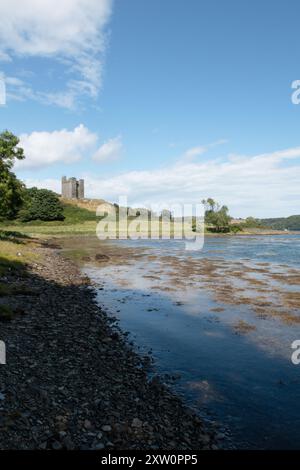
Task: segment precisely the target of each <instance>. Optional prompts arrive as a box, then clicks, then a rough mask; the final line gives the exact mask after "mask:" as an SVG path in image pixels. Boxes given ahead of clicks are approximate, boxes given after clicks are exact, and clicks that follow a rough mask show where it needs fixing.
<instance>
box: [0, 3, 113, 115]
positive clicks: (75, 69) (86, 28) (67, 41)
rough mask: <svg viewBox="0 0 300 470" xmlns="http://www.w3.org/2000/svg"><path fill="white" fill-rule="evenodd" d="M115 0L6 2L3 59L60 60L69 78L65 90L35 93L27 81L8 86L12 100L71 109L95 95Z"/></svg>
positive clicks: (0, 9) (1, 6) (0, 33)
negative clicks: (83, 97) (31, 100)
mask: <svg viewBox="0 0 300 470" xmlns="http://www.w3.org/2000/svg"><path fill="white" fill-rule="evenodd" d="M111 12H112V0H40V1H38V2H37V1H36V0H22V7H20V2H19V0H2V1H1V2H0V17H1V22H0V61H16V60H18V58H46V59H48V60H56V61H58V63H59V64H60V66H63V67H64V69H65V72H66V73H67V74H68V75H69V77H71V78H68V79H67V80H66V86H65V89H64V90H58V89H57V84H55V83H54V86H53V89H51V90H50V89H49V90H46V91H45V90H36V89H35V88H34V87H33V86H32V85H31V84H30V83H27V82H26V83H24V82H23V81H20V82H17V81H15V82H14V83H13V82H12V80H10V83H8V85H9V86H8V92H9V93H10V86H11V87H12V92H11V93H10V96H11V97H14V98H18V96H19V99H28V98H31V99H35V100H38V101H41V102H44V103H49V104H55V105H58V106H63V107H68V108H72V107H74V106H75V103H76V100H77V99H78V98H79V97H80V96H82V95H86V96H90V97H93V98H95V97H97V95H98V93H99V90H100V88H101V85H102V73H103V62H104V56H105V51H106V47H107V35H106V32H105V30H106V25H107V23H108V21H109V19H110V16H111Z"/></svg>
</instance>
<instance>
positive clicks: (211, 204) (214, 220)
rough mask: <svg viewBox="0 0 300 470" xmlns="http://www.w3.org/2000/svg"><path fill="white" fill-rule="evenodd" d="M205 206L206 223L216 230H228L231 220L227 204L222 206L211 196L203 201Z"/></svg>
mask: <svg viewBox="0 0 300 470" xmlns="http://www.w3.org/2000/svg"><path fill="white" fill-rule="evenodd" d="M202 204H204V207H205V223H206V224H207V225H210V226H213V227H214V230H215V231H216V232H228V231H229V223H230V220H231V217H230V215H229V214H228V207H227V206H220V204H218V203H217V202H216V201H214V200H213V199H211V198H208V199H206V200H205V199H204V200H203V201H202Z"/></svg>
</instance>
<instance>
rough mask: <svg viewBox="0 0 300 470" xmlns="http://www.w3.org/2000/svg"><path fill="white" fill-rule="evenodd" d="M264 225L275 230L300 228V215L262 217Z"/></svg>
mask: <svg viewBox="0 0 300 470" xmlns="http://www.w3.org/2000/svg"><path fill="white" fill-rule="evenodd" d="M261 222H262V224H263V225H264V226H266V227H270V228H272V229H274V230H300V215H291V216H290V217H279V218H274V219H261Z"/></svg>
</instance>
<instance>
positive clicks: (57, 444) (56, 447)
mask: <svg viewBox="0 0 300 470" xmlns="http://www.w3.org/2000/svg"><path fill="white" fill-rule="evenodd" d="M52 449H54V450H61V449H62V445H61V443H60V442H58V441H54V442H52Z"/></svg>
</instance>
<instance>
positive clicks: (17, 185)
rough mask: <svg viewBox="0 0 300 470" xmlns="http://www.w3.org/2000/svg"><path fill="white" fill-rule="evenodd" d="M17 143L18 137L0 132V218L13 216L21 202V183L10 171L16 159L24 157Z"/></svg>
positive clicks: (6, 132)
mask: <svg viewBox="0 0 300 470" xmlns="http://www.w3.org/2000/svg"><path fill="white" fill-rule="evenodd" d="M18 144H19V139H18V137H16V136H15V135H14V134H12V133H11V132H9V131H4V132H2V133H1V134H0V218H8V219H12V218H14V217H15V216H16V214H17V212H18V210H19V208H20V207H21V205H22V202H23V201H22V192H23V188H24V187H23V184H22V183H21V181H19V180H18V179H17V177H16V175H15V174H14V173H13V172H12V171H11V170H12V168H13V165H14V163H15V161H16V160H23V159H24V158H25V156H24V151H23V149H22V148H20V147H18Z"/></svg>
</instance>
